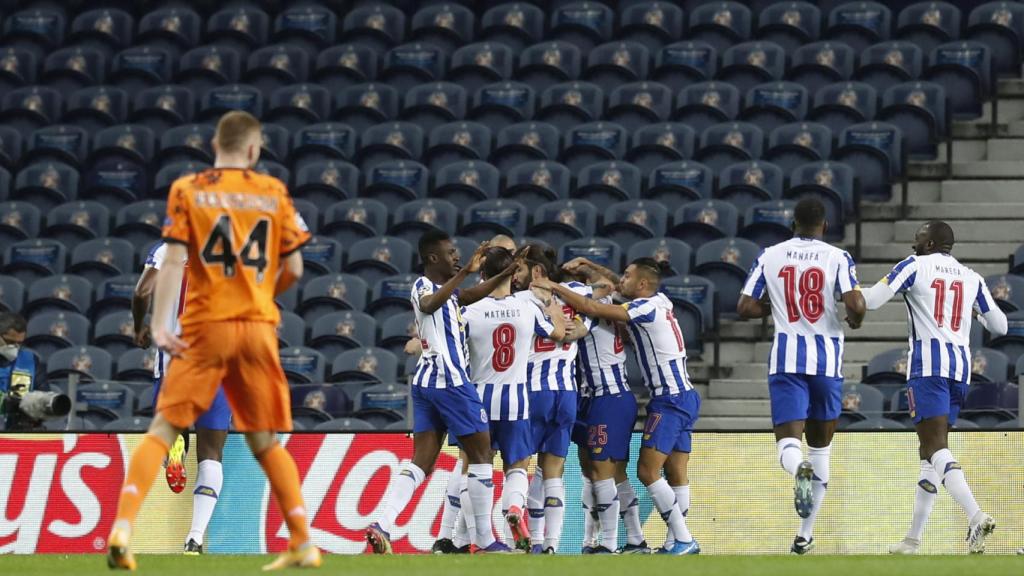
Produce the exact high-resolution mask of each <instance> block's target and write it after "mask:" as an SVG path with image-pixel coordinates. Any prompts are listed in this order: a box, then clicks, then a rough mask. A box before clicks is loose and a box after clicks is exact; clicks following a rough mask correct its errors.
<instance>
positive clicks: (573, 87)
mask: <svg viewBox="0 0 1024 576" xmlns="http://www.w3.org/2000/svg"><path fill="white" fill-rule="evenodd" d="M603 111H604V91H602V90H601V88H600V87H599V86H597V85H596V84H592V83H590V82H579V81H576V80H573V81H571V82H561V83H558V84H555V85H553V86H550V87H548V88H547V89H546V90H544V93H543V94H541V96H540V108H538V109H537V113H536V115H535V116H534V118H533V119H534V120H536V121H539V122H547V123H548V124H551V125H552V126H554V127H556V128H558V129H559V130H560V131H566V130H569V129H571V128H572V127H573V126H576V125H577V124H585V123H587V122H593V121H595V120H598V119H600V118H601V115H602V113H603Z"/></svg>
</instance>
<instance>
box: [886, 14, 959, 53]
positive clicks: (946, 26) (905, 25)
mask: <svg viewBox="0 0 1024 576" xmlns="http://www.w3.org/2000/svg"><path fill="white" fill-rule="evenodd" d="M961 18H962V14H961V13H960V9H959V8H957V7H956V6H954V5H952V4H950V3H948V2H917V3H915V4H911V5H910V6H907V7H906V8H904V9H903V10H901V11H900V13H899V16H897V18H896V37H897V38H899V39H901V40H906V41H907V42H911V43H913V44H917V45H918V46H920V47H921V50H922V51H923V52H924V54H925V55H928V54H931V52H932V50H933V49H934V48H935V47H936V46H938V45H939V44H944V43H946V42H949V41H950V40H955V39H956V38H959V37H960V21H961Z"/></svg>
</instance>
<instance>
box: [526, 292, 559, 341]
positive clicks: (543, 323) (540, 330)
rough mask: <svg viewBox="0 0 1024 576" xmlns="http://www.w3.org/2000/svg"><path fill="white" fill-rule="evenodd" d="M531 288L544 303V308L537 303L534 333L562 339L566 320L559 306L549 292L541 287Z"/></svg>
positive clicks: (557, 339) (553, 338) (556, 339)
mask: <svg viewBox="0 0 1024 576" xmlns="http://www.w3.org/2000/svg"><path fill="white" fill-rule="evenodd" d="M532 290H533V295H534V296H536V297H537V300H539V301H540V303H541V304H543V305H544V308H541V307H540V306H539V305H538V306H536V312H535V314H536V317H535V318H534V326H535V328H534V333H535V334H536V335H537V336H540V337H541V338H550V339H552V340H555V341H562V339H563V338H564V337H565V331H566V321H565V314H563V313H562V308H561V306H559V305H558V302H556V301H555V299H554V298H552V297H551V292H548V291H547V290H544V289H541V288H533V289H532ZM531 305H533V303H531Z"/></svg>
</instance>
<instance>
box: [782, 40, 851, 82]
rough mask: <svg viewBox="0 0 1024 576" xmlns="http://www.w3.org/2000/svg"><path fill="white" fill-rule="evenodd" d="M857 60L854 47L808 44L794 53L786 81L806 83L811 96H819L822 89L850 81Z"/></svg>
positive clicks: (826, 42)
mask: <svg viewBox="0 0 1024 576" xmlns="http://www.w3.org/2000/svg"><path fill="white" fill-rule="evenodd" d="M856 58H857V55H856V54H854V52H853V48H850V46H849V45H847V44H843V43H842V42H830V41H827V40H826V41H823V42H813V43H811V44H806V45H804V46H801V47H800V48H798V49H797V50H796V51H795V52H793V57H792V59H793V61H792V62H791V63H790V66H789V70H787V72H786V79H787V80H789V81H790V82H796V83H798V84H803V85H804V86H806V87H807V92H808V93H809V94H817V93H818V90H820V89H821V88H822V87H823V86H827V85H829V84H833V83H835V82H843V81H846V80H849V79H850V76H851V75H852V74H853V65H854V61H855V60H856Z"/></svg>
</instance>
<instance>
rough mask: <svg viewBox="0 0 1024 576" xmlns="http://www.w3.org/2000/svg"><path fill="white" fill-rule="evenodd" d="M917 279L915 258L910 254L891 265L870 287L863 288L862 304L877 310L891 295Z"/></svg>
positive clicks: (911, 284) (906, 287)
mask: <svg viewBox="0 0 1024 576" xmlns="http://www.w3.org/2000/svg"><path fill="white" fill-rule="evenodd" d="M916 279H917V258H915V257H914V256H910V257H908V258H906V259H905V260H903V261H901V262H900V263H899V264H897V265H896V266H894V267H893V269H892V271H891V272H889V274H887V275H886V276H885V278H882V279H881V280H879V281H878V282H876V283H875V285H874V286H872V287H871V288H869V289H867V290H864V304H865V305H866V306H867V309H868V310H878V309H879V308H881V307H882V304H885V303H886V302H888V301H889V300H891V299H892V297H893V296H895V295H896V294H898V293H899V292H902V291H904V290H906V289H908V288H910V287H911V286H913V285H914V280H916Z"/></svg>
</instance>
